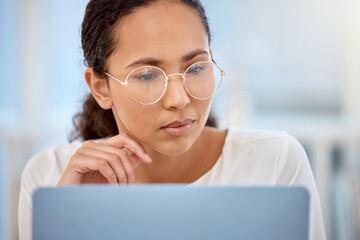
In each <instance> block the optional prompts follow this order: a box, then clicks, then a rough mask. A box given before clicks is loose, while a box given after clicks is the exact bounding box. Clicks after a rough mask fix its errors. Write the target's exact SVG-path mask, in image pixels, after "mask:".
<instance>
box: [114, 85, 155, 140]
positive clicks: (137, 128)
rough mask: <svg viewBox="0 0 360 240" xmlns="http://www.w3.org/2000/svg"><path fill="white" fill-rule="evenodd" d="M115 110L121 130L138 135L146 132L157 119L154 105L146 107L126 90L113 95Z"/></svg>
mask: <svg viewBox="0 0 360 240" xmlns="http://www.w3.org/2000/svg"><path fill="white" fill-rule="evenodd" d="M112 96H113V97H112V99H113V110H114V114H115V115H116V116H115V119H116V121H117V125H118V128H119V131H120V132H126V133H129V134H130V135H134V136H138V135H139V134H138V133H142V132H143V133H145V132H146V131H147V129H149V128H150V127H151V126H152V125H154V121H155V120H154V119H156V110H154V109H153V107H152V106H150V107H145V106H142V105H139V104H137V103H136V102H134V101H133V100H132V99H131V98H130V97H129V96H128V95H127V93H126V91H121V92H118V94H116V95H112Z"/></svg>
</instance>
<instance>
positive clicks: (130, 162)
mask: <svg viewBox="0 0 360 240" xmlns="http://www.w3.org/2000/svg"><path fill="white" fill-rule="evenodd" d="M92 148H93V149H96V150H97V151H99V152H109V153H112V154H116V155H117V156H119V158H120V160H121V163H122V167H123V168H124V170H125V174H126V178H127V181H128V183H130V184H133V183H135V168H136V167H137V166H138V165H139V164H140V163H141V159H139V158H138V157H137V155H136V154H134V153H130V155H131V156H132V157H131V158H130V155H129V154H128V152H127V151H125V150H122V149H119V148H116V147H112V146H107V145H99V144H94V145H93V146H92ZM84 151H86V152H87V153H89V152H92V151H93V150H90V149H89V150H88V149H86V150H84ZM91 154H96V153H91ZM114 165H115V166H114V169H115V168H116V167H117V166H118V164H116V163H114ZM115 171H116V172H118V171H117V170H116V169H115Z"/></svg>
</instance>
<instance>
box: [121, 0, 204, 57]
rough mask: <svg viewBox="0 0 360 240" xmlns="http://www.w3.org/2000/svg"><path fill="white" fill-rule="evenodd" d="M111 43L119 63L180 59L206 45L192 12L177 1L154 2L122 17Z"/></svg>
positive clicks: (188, 7)
mask: <svg viewBox="0 0 360 240" xmlns="http://www.w3.org/2000/svg"><path fill="white" fill-rule="evenodd" d="M115 41H116V50H115V52H114V53H115V54H116V53H118V55H119V57H121V58H122V60H123V61H130V59H132V58H138V57H144V56H148V57H159V58H166V57H171V56H170V55H173V56H172V57H175V55H177V56H178V57H180V55H181V56H182V55H184V54H186V53H187V52H189V51H192V50H194V49H204V50H207V49H208V45H209V43H208V36H207V33H206V31H205V27H204V26H203V24H202V21H201V19H200V17H199V15H198V13H197V11H196V9H194V8H192V7H190V6H187V5H185V4H183V3H178V2H156V3H153V4H151V5H149V6H146V7H141V8H139V9H137V10H136V11H134V12H133V13H131V14H130V15H128V16H126V17H124V18H123V19H121V22H120V23H119V24H118V26H117V27H116V29H115ZM165 55H166V56H165Z"/></svg>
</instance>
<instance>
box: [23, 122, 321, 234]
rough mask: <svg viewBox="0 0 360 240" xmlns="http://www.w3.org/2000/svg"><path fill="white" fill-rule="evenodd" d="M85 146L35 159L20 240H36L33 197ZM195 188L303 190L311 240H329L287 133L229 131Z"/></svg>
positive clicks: (26, 176)
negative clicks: (286, 187) (288, 187)
mask: <svg viewBox="0 0 360 240" xmlns="http://www.w3.org/2000/svg"><path fill="white" fill-rule="evenodd" d="M81 144H82V142H73V143H71V144H68V145H62V146H57V147H54V148H52V149H49V150H46V151H44V152H41V153H38V154H37V155H35V156H34V157H33V158H32V159H31V160H30V161H29V162H28V163H27V165H26V167H25V169H24V172H23V174H22V177H21V190H20V199H19V236H20V240H27V239H31V235H32V233H31V230H32V229H31V213H32V194H33V192H34V191H35V190H36V189H37V188H38V187H53V186H55V185H56V184H57V182H58V180H59V179H60V176H61V174H62V172H63V171H64V169H65V167H66V166H67V164H68V162H69V159H70V157H71V156H72V154H73V153H74V152H75V151H76V150H77V148H79V147H80V146H81ZM191 185H267V186H274V185H298V186H303V187H305V188H307V189H308V191H309V193H310V229H309V231H310V235H309V236H310V238H309V239H311V240H322V239H325V231H324V225H323V220H322V214H321V206H320V201H319V196H318V192H317V188H316V184H315V181H314V177H313V175H312V172H311V168H310V165H309V161H308V158H307V156H306V153H305V151H304V149H303V148H302V146H301V145H300V143H299V142H298V141H297V140H296V139H294V138H293V137H291V136H289V135H288V134H287V133H285V132H265V131H261V132H260V131H249V130H243V129H237V128H229V131H228V134H227V136H226V139H225V144H224V146H223V150H222V154H221V156H220V157H219V159H218V160H217V162H216V163H215V165H214V166H213V167H212V168H211V169H210V170H209V171H208V172H207V173H205V174H204V175H203V176H202V177H200V178H199V179H198V180H196V181H195V182H194V183H192V184H191Z"/></svg>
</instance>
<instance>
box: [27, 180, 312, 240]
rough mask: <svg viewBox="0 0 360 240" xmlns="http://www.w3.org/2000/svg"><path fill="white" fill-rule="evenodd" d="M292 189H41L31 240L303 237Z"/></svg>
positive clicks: (304, 218) (304, 203) (304, 214)
mask: <svg viewBox="0 0 360 240" xmlns="http://www.w3.org/2000/svg"><path fill="white" fill-rule="evenodd" d="M308 218H309V194H308V192H307V191H306V190H305V189H304V188H300V187H220V186H212V187H205V186H182V185H146V186H131V187H110V186H85V187H84V186H82V187H62V188H43V189H39V190H37V191H36V192H35V194H34V196H33V239H34V240H49V239H52V240H55V239H61V240H64V239H67V240H72V239H74V240H75V239H76V240H79V239H87V240H90V239H97V240H98V239H109V240H110V239H127V240H128V239H141V240H143V239H156V240H160V239H166V240H168V239H174V240H177V239H179V240H180V239H181V240H184V239H186V240H192V239H194V240H195V239H206V240H212V239H227V240H232V239H251V240H260V239H261V240H264V239H269V240H270V239H274V240H288V239H292V240H305V239H308Z"/></svg>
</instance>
